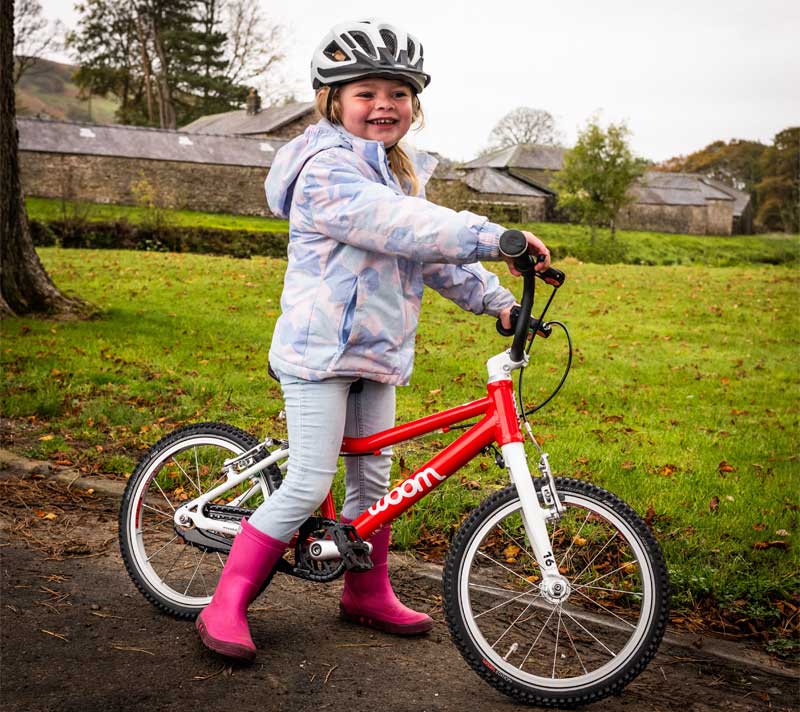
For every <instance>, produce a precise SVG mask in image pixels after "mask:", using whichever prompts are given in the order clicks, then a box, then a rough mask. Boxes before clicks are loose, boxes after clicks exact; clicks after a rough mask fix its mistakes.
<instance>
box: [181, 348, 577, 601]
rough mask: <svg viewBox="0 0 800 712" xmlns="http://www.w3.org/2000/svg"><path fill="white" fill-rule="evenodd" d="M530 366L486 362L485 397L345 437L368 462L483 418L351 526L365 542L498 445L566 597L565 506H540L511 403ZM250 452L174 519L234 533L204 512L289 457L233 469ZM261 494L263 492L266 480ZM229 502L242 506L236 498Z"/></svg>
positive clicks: (349, 451) (325, 512)
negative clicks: (552, 532)
mask: <svg viewBox="0 0 800 712" xmlns="http://www.w3.org/2000/svg"><path fill="white" fill-rule="evenodd" d="M526 361H527V356H524V357H523V360H521V361H518V362H515V361H513V360H512V358H511V355H510V352H509V351H505V352H503V353H501V354H498V355H497V356H494V357H493V358H491V359H490V360H489V361H488V362H487V369H488V372H489V380H488V383H487V395H486V397H485V398H481V399H480V400H476V401H472V402H471V403H466V404H464V405H460V406H456V407H455V408H450V409H448V410H444V411H441V412H439V413H435V414H433V415H428V416H426V417H423V418H420V419H418V420H413V421H411V422H408V423H404V424H401V425H398V426H395V427H394V428H390V429H389V430H384V431H381V432H379V433H375V434H373V435H369V436H367V437H363V438H344V440H343V441H342V450H341V452H342V455H345V456H367V457H368V456H371V455H377V454H380V453H381V451H382V450H383V449H384V448H387V447H390V446H392V445H396V444H398V443H401V442H403V441H405V440H409V439H411V438H414V437H417V436H420V435H424V434H427V433H431V432H433V431H436V430H443V431H445V432H446V431H447V430H449V428H450V426H452V425H455V424H456V423H461V422H463V421H465V420H469V419H471V418H475V417H480V420H479V421H478V422H477V423H475V425H473V426H472V427H471V428H469V429H468V430H467V431H466V432H465V433H464V434H463V435H461V436H459V437H458V438H457V439H456V440H454V441H453V442H452V443H450V444H449V445H448V446H447V447H445V448H444V449H443V450H442V451H441V452H439V453H438V454H436V455H435V456H434V457H432V458H431V459H430V460H428V461H427V462H426V463H424V464H423V465H422V466H421V467H420V468H418V469H417V470H416V471H415V472H414V473H412V474H411V475H410V476H409V477H407V478H406V479H405V480H404V481H403V482H402V483H400V484H399V485H398V486H396V487H394V488H393V489H392V490H391V491H390V492H388V493H387V494H386V495H385V496H384V497H382V498H381V499H379V500H378V501H377V502H375V503H373V504H372V505H371V506H370V507H368V508H367V509H366V510H365V511H364V512H363V513H362V514H361V515H359V516H358V517H357V518H356V519H355V520H354V521H353V522H352V524H353V526H354V527H355V529H356V531H357V532H358V535H359V536H360V537H361V538H362V539H367V538H369V537H370V536H371V535H372V534H373V533H374V532H375V531H377V530H378V529H379V528H381V527H382V526H384V525H386V524H389V523H390V522H392V521H393V520H394V519H396V518H397V517H399V516H400V515H401V514H402V513H403V512H405V511H406V510H407V509H408V508H409V507H411V506H413V505H414V504H415V503H416V502H418V501H419V500H420V499H422V498H423V497H425V496H426V495H428V494H429V493H430V492H431V491H433V490H434V489H435V488H436V487H437V486H438V485H440V484H441V483H442V482H444V481H445V480H446V479H447V478H448V477H450V475H452V474H453V473H454V472H456V471H457V470H458V469H460V468H461V467H462V466H463V465H465V464H466V463H467V462H469V461H470V460H471V459H473V458H474V457H475V456H477V455H478V454H479V453H480V452H481V451H482V450H484V448H486V447H487V446H489V445H491V444H493V443H496V444H497V445H499V446H500V451H501V452H502V455H503V459H504V460H505V462H506V465H507V467H508V470H509V474H510V477H511V481H512V483H513V484H514V485H515V486H516V488H517V492H518V494H519V497H520V501H521V504H522V512H523V523H524V526H525V530H526V533H527V535H528V539H529V541H530V542H531V544H532V547H533V549H534V553H535V556H536V561H537V563H538V565H539V567H540V569H541V572H542V579H543V583H544V586H545V587H546V588H548V589H549V588H552V590H553V595H554V596H561V595H562V593H561V591H562V589H561V588H559V585H563V583H564V582H563V579H562V577H561V576H560V574H559V572H558V567H557V565H556V563H555V560H554V557H553V555H552V553H551V552H552V547H551V545H550V540H549V535H548V533H547V527H546V522H547V520H548V519H550V518H553V517H556V516H558V512H559V511H560V506H559V503H558V500H557V498H556V500H555V503H554V505H555V506H554V507H552V508H545V507H542V505H541V504H540V503H539V498H538V496H537V494H536V490H535V487H534V484H533V479H532V478H531V472H530V469H529V467H528V460H527V456H526V454H525V448H524V445H523V442H524V437H523V435H522V431H521V430H520V427H519V414H518V412H517V408H516V404H515V401H514V387H513V384H512V381H511V374H512V372H513V371H515V370H516V369H518V368H521V367H523V366H524V365H525V363H526ZM248 454H249V453H244V454H243V455H241V456H239V457H238V458H235V459H234V460H232V461H229V462H228V463H226V465H227V466H228V468H229V469H228V472H227V478H226V481H225V482H224V483H222V484H220V485H219V486H217V487H215V488H214V489H212V490H210V491H208V492H206V493H205V494H204V495H202V496H201V497H198V498H197V499H195V500H192V501H191V502H188V503H186V504H185V505H184V506H182V507H180V508H179V509H178V510H177V511H176V513H175V520H176V522H179V523H181V524H184V525H185V524H188V523H189V521H190V520H191V521H193V522H194V524H195V526H198V527H202V528H204V529H210V530H212V531H214V530H216V531H220V532H224V533H226V534H236V533H237V532H238V529H239V525H238V524H236V523H234V522H222V521H219V520H212V519H209V518H206V517H205V516H204V515H203V514H202V512H203V507H204V505H205V504H206V503H208V502H211V501H213V500H214V499H216V498H217V497H219V496H220V495H221V494H223V493H224V492H226V491H227V490H229V489H231V488H232V487H235V486H237V485H238V484H241V483H242V482H245V481H247V480H248V479H252V478H254V477H257V476H258V474H259V473H260V472H262V471H263V470H265V469H266V468H267V467H269V466H270V465H272V464H275V463H276V462H279V461H280V460H281V459H284V458H285V457H286V456H287V455H288V454H289V453H288V451H287V450H286V449H279V450H277V451H275V452H273V453H271V454H270V455H269V457H267V458H266V459H264V460H260V461H258V462H256V463H254V464H252V465H250V466H249V467H247V468H246V469H244V470H242V471H241V472H234V471H233V470H232V464H233V463H235V462H241V461H242V459H243V458H246V456H247V455H248ZM539 469H540V470H541V471H542V474H543V475H545V476H547V477H549V476H550V472H549V466H548V463H547V456H546V455H543V456H542V460H541V462H540V465H539ZM261 489H262V491H264V492H266V488H265V486H264V485H263V483H262V485H261ZM251 492H253V489H252V488H251V489H250V490H248V492H247V493H245V495H243V496H242V497H240V498H239V499H245V498H246V497H247V496H249V494H250V493H251ZM550 493H551V494H552V495H555V488H551V492H550ZM550 499H552V497H545V500H546V502H549V501H550ZM232 504H233V505H234V506H237V505H238V501H237V502H233V503H232ZM320 513H321V515H322V517H324V518H326V519H332V520H335V519H336V518H337V514H336V508H335V505H334V502H333V496H332V494H331V493H330V492H329V493H328V496H327V497H326V499H325V501H324V502H323V503H322V505H321V507H320ZM323 544H330V546H328V547H326V549H330V551H329V552H328V555H323V556H321V557H319V558H333V557H334V556H337V555H338V553H337V552H338V550H336V549H335V545H334V543H333V542H332V541H331V542H323Z"/></svg>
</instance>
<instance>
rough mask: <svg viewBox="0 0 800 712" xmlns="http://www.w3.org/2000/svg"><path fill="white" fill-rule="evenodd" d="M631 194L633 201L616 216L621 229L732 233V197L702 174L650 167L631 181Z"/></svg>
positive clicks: (716, 233) (700, 233)
mask: <svg viewBox="0 0 800 712" xmlns="http://www.w3.org/2000/svg"><path fill="white" fill-rule="evenodd" d="M731 190H732V189H731ZM631 194H632V195H633V196H634V198H635V202H634V203H633V204H631V205H629V206H628V207H626V208H624V209H623V210H622V211H621V212H620V214H619V216H618V219H617V227H619V228H621V229H627V230H654V231H658V232H675V233H688V234H690V235H730V234H732V230H733V222H734V220H733V213H734V203H735V200H734V197H733V196H732V195H730V194H729V193H728V192H727V191H723V190H720V188H718V187H715V185H713V183H712V181H710V180H709V179H707V178H704V177H703V176H699V175H695V174H691V173H660V172H657V171H650V172H648V173H646V174H645V175H644V176H642V178H640V179H639V180H638V181H637V182H636V183H635V184H634V186H633V187H632V188H631Z"/></svg>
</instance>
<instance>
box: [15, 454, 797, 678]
mask: <svg viewBox="0 0 800 712" xmlns="http://www.w3.org/2000/svg"><path fill="white" fill-rule="evenodd" d="M9 469H14V470H22V471H23V472H24V473H26V474H28V475H29V476H30V475H43V476H45V477H48V476H49V477H51V478H53V479H55V480H58V481H60V482H65V483H66V484H67V485H68V487H77V488H79V489H82V490H92V491H93V492H96V493H98V494H102V495H105V496H110V497H117V498H121V497H122V494H123V492H124V491H125V483H123V482H116V481H113V480H106V479H102V478H98V477H90V476H87V475H85V474H83V473H82V472H80V471H79V470H76V469H74V468H60V467H57V466H54V465H53V464H52V463H50V462H47V461H43V460H32V459H30V458H27V457H24V456H22V455H18V454H16V453H13V452H11V451H9V450H5V449H3V448H0V474H2V472H3V471H4V470H9ZM391 558H392V562H393V564H395V565H400V566H407V567H410V568H412V569H414V570H415V572H416V573H417V574H418V575H419V576H420V577H421V578H425V579H428V580H431V581H436V582H438V583H439V584H441V582H442V570H443V569H442V567H441V566H439V565H437V564H433V563H430V562H421V561H419V560H417V559H415V558H414V557H413V556H411V555H410V554H397V553H395V552H392V554H391ZM663 643H665V644H667V645H670V646H673V647H675V648H678V649H680V650H684V651H686V652H689V653H691V656H693V657H697V656H698V655H703V656H708V657H713V658H717V659H719V660H724V661H725V662H727V663H731V664H734V665H737V666H740V667H743V668H748V669H749V670H758V671H760V672H763V673H767V674H770V675H779V676H781V677H786V678H789V679H795V680H798V681H800V666H797V667H794V666H789V665H785V664H783V663H780V662H778V661H777V660H775V659H773V658H771V657H770V656H769V655H767V654H766V653H764V652H762V651H760V650H758V649H756V648H754V647H752V646H750V645H744V644H742V643H736V642H733V641H730V640H725V639H724V638H718V637H715V636H711V635H707V634H703V635H700V634H686V633H681V632H678V631H675V630H671V629H668V631H667V633H666V634H665V635H664V639H663Z"/></svg>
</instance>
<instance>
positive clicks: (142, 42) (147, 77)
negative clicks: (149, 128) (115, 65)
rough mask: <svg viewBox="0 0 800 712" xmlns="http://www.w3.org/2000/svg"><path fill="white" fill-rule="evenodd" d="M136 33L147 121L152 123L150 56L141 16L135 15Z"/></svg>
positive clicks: (151, 69)
mask: <svg viewBox="0 0 800 712" xmlns="http://www.w3.org/2000/svg"><path fill="white" fill-rule="evenodd" d="M136 31H137V33H138V35H139V46H140V48H141V55H142V74H143V75H144V88H145V93H146V96H147V121H148V123H150V124H152V123H153V86H152V83H151V78H152V74H153V68H152V65H151V64H150V55H149V53H148V52H147V34H146V33H145V31H144V22H143V20H142V16H141V14H139V13H137V15H136Z"/></svg>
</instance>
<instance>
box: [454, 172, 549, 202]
mask: <svg viewBox="0 0 800 712" xmlns="http://www.w3.org/2000/svg"><path fill="white" fill-rule="evenodd" d="M464 182H465V183H466V184H467V185H468V186H469V187H470V188H472V189H473V190H477V191H478V192H479V193H500V194H503V195H519V196H527V197H533V198H545V197H547V195H548V193H545V192H544V191H542V190H539V189H538V188H534V187H533V186H532V185H528V184H527V183H523V182H522V181H521V180H517V179H516V178H512V177H511V176H510V175H508V174H507V173H504V172H503V171H498V170H496V169H494V168H477V169H475V170H473V171H470V172H469V173H467V175H466V176H465V178H464Z"/></svg>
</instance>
